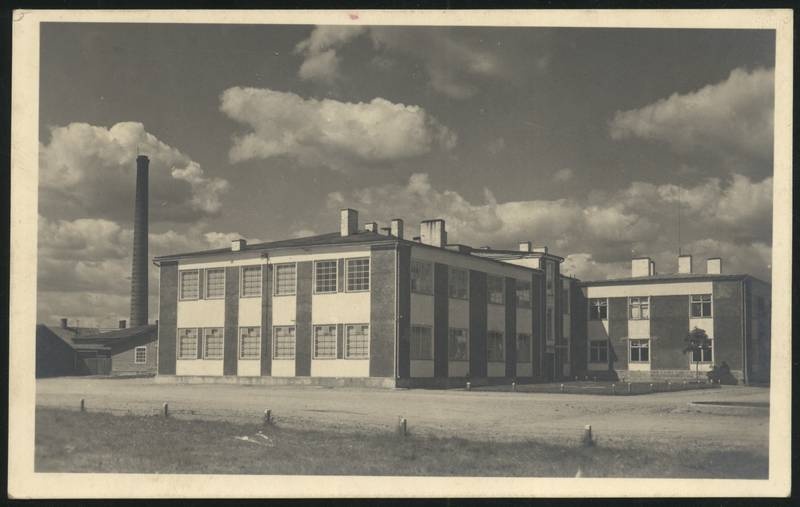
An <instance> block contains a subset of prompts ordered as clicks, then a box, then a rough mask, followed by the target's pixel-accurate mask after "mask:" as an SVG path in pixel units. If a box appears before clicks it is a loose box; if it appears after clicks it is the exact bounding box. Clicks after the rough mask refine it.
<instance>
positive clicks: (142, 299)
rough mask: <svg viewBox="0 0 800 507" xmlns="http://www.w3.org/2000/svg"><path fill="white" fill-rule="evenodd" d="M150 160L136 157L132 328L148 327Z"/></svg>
mask: <svg viewBox="0 0 800 507" xmlns="http://www.w3.org/2000/svg"><path fill="white" fill-rule="evenodd" d="M149 167H150V159H149V158H147V157H146V156H144V155H139V156H138V157H136V203H135V204H134V211H133V266H132V267H131V319H130V322H131V327H136V326H145V325H147V261H148V259H147V187H148V184H147V179H148V172H149Z"/></svg>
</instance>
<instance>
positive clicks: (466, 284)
mask: <svg viewBox="0 0 800 507" xmlns="http://www.w3.org/2000/svg"><path fill="white" fill-rule="evenodd" d="M456 271H459V272H462V273H464V275H465V277H464V295H463V296H459V295H457V294H455V293H454V290H453V289H454V288H456V289H457V288H458V287H454V285H453V280H455V279H456V278H455V277H454V276H453V273H454V272H456ZM447 297H448V298H451V299H458V300H460V301H469V269H466V268H457V267H454V266H448V267H447Z"/></svg>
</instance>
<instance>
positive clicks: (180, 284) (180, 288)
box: [178, 269, 200, 301]
mask: <svg viewBox="0 0 800 507" xmlns="http://www.w3.org/2000/svg"><path fill="white" fill-rule="evenodd" d="M188 273H195V274H196V275H197V295H196V296H195V297H193V298H187V297H184V296H183V275H184V274H188ZM199 299H200V270H199V269H181V270H180V271H178V301H197V300H199Z"/></svg>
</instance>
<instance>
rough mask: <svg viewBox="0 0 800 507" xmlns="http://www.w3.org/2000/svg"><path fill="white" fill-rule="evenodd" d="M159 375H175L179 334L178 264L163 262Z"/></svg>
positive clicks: (160, 285)
mask: <svg viewBox="0 0 800 507" xmlns="http://www.w3.org/2000/svg"><path fill="white" fill-rule="evenodd" d="M159 276H160V282H159V300H158V373H160V374H161V375H175V360H176V358H177V354H176V348H175V347H176V344H175V341H176V335H177V333H178V263H177V262H162V263H161V267H160V269H159Z"/></svg>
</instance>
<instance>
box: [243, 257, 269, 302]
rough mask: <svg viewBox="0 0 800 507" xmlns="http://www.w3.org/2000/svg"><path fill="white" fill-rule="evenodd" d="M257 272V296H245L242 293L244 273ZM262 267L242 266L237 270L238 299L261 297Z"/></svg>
mask: <svg viewBox="0 0 800 507" xmlns="http://www.w3.org/2000/svg"><path fill="white" fill-rule="evenodd" d="M256 269H257V270H258V294H245V293H244V288H245V284H244V272H245V271H247V270H256ZM263 269H264V267H263V266H262V265H261V264H254V265H250V266H242V269H240V270H239V297H240V298H258V297H261V293H262V292H263V291H264V287H263V285H264V274H263V273H264V272H263Z"/></svg>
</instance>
